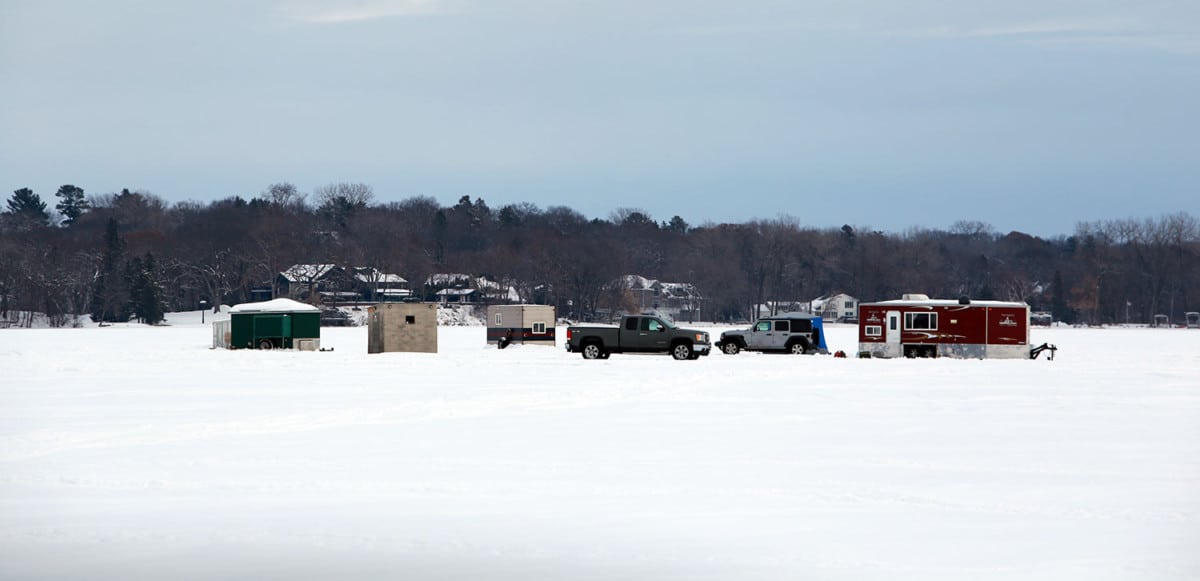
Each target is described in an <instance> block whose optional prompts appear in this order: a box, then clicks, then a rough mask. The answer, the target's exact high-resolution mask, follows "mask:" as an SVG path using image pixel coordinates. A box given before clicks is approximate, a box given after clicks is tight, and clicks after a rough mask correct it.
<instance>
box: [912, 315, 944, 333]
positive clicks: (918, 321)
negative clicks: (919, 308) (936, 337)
mask: <svg viewBox="0 0 1200 581" xmlns="http://www.w3.org/2000/svg"><path fill="white" fill-rule="evenodd" d="M937 322H938V321H937V313H904V328H905V329H908V330H910V331H936V330H937V328H938V326H937Z"/></svg>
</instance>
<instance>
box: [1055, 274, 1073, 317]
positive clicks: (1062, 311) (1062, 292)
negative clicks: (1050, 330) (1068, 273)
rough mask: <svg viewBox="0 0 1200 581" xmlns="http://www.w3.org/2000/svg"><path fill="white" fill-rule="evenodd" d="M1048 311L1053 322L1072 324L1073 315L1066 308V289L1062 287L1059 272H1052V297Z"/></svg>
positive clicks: (1069, 309) (1068, 308)
mask: <svg viewBox="0 0 1200 581" xmlns="http://www.w3.org/2000/svg"><path fill="white" fill-rule="evenodd" d="M1050 311H1051V314H1052V315H1054V320H1056V321H1062V322H1064V323H1074V322H1075V313H1074V312H1073V311H1072V310H1071V308H1070V307H1068V306H1067V288H1066V286H1065V285H1063V278H1062V272H1061V271H1057V270H1056V271H1054V295H1053V298H1052V299H1051V301H1050Z"/></svg>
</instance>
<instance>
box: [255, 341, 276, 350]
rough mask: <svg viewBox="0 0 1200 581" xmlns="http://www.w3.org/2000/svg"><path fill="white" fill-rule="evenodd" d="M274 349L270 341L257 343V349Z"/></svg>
mask: <svg viewBox="0 0 1200 581" xmlns="http://www.w3.org/2000/svg"><path fill="white" fill-rule="evenodd" d="M274 347H275V345H274V344H273V343H271V340H270V339H263V340H262V341H259V342H258V348H259V349H266V350H270V349H273V348H274Z"/></svg>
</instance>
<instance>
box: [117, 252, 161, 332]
mask: <svg viewBox="0 0 1200 581" xmlns="http://www.w3.org/2000/svg"><path fill="white" fill-rule="evenodd" d="M125 279H126V284H127V285H128V286H129V312H130V313H131V314H133V316H135V317H137V319H138V320H139V321H141V322H143V323H145V324H147V325H157V324H158V323H161V322H162V320H163V311H164V310H165V308H164V306H163V289H162V286H161V285H159V283H158V267H157V266H156V265H155V262H154V255H153V254H151V253H149V252H147V253H146V254H145V256H141V257H137V256H135V257H134V258H133V259H132V260H130V261H129V264H128V265H127V266H126V270H125Z"/></svg>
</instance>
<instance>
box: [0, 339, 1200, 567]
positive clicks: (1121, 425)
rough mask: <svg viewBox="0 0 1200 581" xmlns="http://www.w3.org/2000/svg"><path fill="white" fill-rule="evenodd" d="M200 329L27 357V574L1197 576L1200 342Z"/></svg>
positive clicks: (19, 411)
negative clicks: (677, 341)
mask: <svg viewBox="0 0 1200 581" xmlns="http://www.w3.org/2000/svg"><path fill="white" fill-rule="evenodd" d="M172 323H173V325H172V326H169V327H157V328H147V327H138V326H129V327H121V326H118V327H109V328H103V329H100V328H87V329H69V330H53V329H38V330H8V331H4V332H0V369H3V370H4V371H3V374H4V377H3V379H2V380H0V578H23V579H79V578H122V579H134V578H172V579H214V578H255V579H262V578H271V579H274V578H281V579H282V578H286V579H329V578H360V579H361V578H409V579H479V578H486V579H923V580H924V579H1089V580H1090V579H1142V578H1145V579H1192V578H1196V577H1198V576H1200V557H1197V556H1196V555H1195V553H1197V551H1195V547H1198V546H1200V393H1198V388H1200V381H1198V380H1197V370H1200V332H1196V331H1186V330H1162V329H1069V328H1052V329H1040V328H1035V329H1034V331H1033V340H1034V341H1035V343H1038V344H1040V343H1041V342H1043V341H1049V342H1051V343H1056V344H1057V345H1058V346H1059V347H1060V350H1059V353H1058V356H1057V358H1056V360H1055V361H1052V362H1051V361H1045V360H1037V361H976V360H968V361H960V360H947V359H939V360H887V361H885V360H858V359H835V358H832V357H827V356H816V357H793V356H784V355H763V354H749V353H743V354H740V355H737V356H732V357H731V356H726V355H723V354H721V353H714V354H712V355H710V356H708V357H705V358H702V359H701V360H699V361H694V362H678V361H674V360H672V359H670V358H669V357H662V356H637V355H613V357H612V358H611V359H609V360H606V361H585V360H583V359H582V358H581V357H579V356H578V355H576V354H568V353H566V352H564V351H563V350H562V349H561V348H558V349H551V348H546V347H534V346H514V347H510V348H509V349H505V350H497V349H495V348H494V347H487V346H486V345H485V343H484V329H483V328H482V327H443V328H441V329H440V330H439V342H440V351H441V352H440V353H438V354H400V353H392V354H379V355H368V354H367V353H366V329H365V328H363V327H357V328H328V329H323V330H322V346H324V347H327V348H328V347H333V348H334V349H335V350H334V351H333V352H325V353H301V352H289V351H274V352H255V351H224V350H210V349H208V346H209V345H210V343H211V331H210V330H209V328H208V327H207V326H201V325H199V324H198V321H197V320H193V318H188V316H186V315H176V316H174V317H173V318H172ZM720 330H721V329H720V328H713V329H711V332H712V333H713V334H714V337H715V336H716V335H717V334H719V333H720ZM563 332H564V331H563V329H561V328H560V329H559V336H560V338H559V343H560V345H561V343H562V335H563ZM827 332H828V342H829V346H830V349H831V350H837V349H843V350H845V351H847V352H848V353H853V352H854V351H855V350H856V340H855V331H854V328H853V327H850V326H838V325H831V326H829V327H828V329H827Z"/></svg>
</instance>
